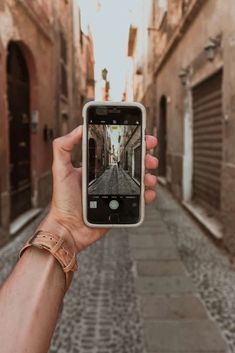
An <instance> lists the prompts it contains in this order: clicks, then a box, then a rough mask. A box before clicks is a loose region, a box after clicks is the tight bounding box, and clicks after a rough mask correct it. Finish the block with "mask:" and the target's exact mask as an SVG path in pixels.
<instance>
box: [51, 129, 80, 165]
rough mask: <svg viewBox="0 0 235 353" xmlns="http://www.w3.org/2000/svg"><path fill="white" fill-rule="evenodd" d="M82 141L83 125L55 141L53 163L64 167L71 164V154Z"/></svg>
mask: <svg viewBox="0 0 235 353" xmlns="http://www.w3.org/2000/svg"><path fill="white" fill-rule="evenodd" d="M81 139H82V125H80V126H78V127H77V128H76V129H74V130H73V131H71V132H70V133H69V134H67V135H65V136H62V137H58V138H56V139H55V140H54V141H53V162H54V163H55V164H56V165H57V166H59V167H62V166H63V165H64V166H67V165H68V164H69V163H71V152H72V150H73V148H74V146H75V145H76V144H78V143H79V142H80V141H81Z"/></svg>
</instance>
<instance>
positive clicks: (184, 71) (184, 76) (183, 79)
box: [178, 67, 189, 86]
mask: <svg viewBox="0 0 235 353" xmlns="http://www.w3.org/2000/svg"><path fill="white" fill-rule="evenodd" d="M188 74H189V69H188V68H183V67H182V68H181V69H180V72H179V75H178V76H179V78H180V80H181V84H182V86H186V83H187V80H188Z"/></svg>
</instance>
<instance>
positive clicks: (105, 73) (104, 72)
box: [101, 68, 108, 81]
mask: <svg viewBox="0 0 235 353" xmlns="http://www.w3.org/2000/svg"><path fill="white" fill-rule="evenodd" d="M101 74H102V79H103V80H104V81H106V80H107V75H108V70H107V69H106V68H104V69H103V70H102V72H101Z"/></svg>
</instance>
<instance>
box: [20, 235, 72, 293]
mask: <svg viewBox="0 0 235 353" xmlns="http://www.w3.org/2000/svg"><path fill="white" fill-rule="evenodd" d="M30 246H34V247H36V248H38V249H44V250H47V251H49V252H50V253H51V254H52V255H53V256H54V257H55V258H56V260H57V261H58V262H59V263H60V265H61V267H62V269H63V271H64V273H65V282H66V283H65V285H66V288H65V291H67V289H68V288H69V286H70V283H71V281H72V278H73V273H74V272H75V271H76V270H77V259H76V247H75V243H74V240H73V238H72V236H70V235H69V236H68V233H67V234H60V235H58V234H53V233H51V232H48V231H45V230H37V231H36V233H35V234H34V235H33V236H32V237H31V238H30V239H29V240H28V241H27V242H26V244H25V245H24V246H23V248H22V249H21V251H20V257H21V256H22V254H23V253H24V251H25V250H26V249H27V248H29V247H30Z"/></svg>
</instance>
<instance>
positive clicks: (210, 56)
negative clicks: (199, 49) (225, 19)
mask: <svg viewBox="0 0 235 353" xmlns="http://www.w3.org/2000/svg"><path fill="white" fill-rule="evenodd" d="M219 45H220V42H219V40H218V39H213V38H209V39H208V41H207V43H206V45H205V46H204V51H205V53H206V57H207V60H208V61H213V60H214V58H215V55H216V49H217V48H218V47H219Z"/></svg>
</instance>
